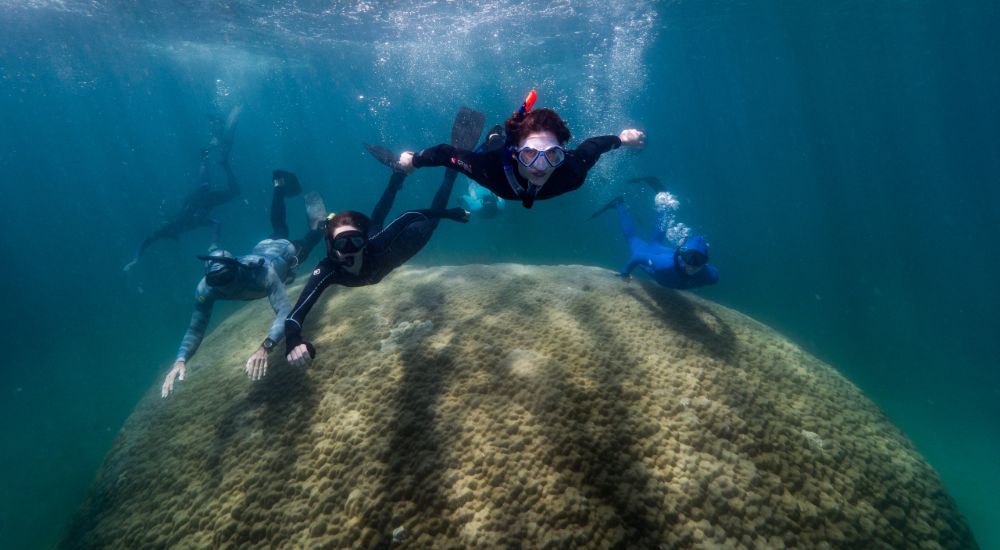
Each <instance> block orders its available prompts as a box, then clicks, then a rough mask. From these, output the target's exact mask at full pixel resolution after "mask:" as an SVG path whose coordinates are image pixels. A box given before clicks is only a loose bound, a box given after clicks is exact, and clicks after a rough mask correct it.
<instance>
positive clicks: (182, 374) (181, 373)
mask: <svg viewBox="0 0 1000 550" xmlns="http://www.w3.org/2000/svg"><path fill="white" fill-rule="evenodd" d="M185 370H186V369H185V368H184V365H181V367H180V369H178V374H179V376H178V377H177V378H178V380H184V371H185ZM170 387H171V388H172V387H173V383H171V384H170Z"/></svg>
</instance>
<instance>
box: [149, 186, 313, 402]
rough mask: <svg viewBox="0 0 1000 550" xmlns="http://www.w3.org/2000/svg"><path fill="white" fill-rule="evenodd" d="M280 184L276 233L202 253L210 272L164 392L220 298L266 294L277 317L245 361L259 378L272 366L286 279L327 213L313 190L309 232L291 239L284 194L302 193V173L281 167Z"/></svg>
mask: <svg viewBox="0 0 1000 550" xmlns="http://www.w3.org/2000/svg"><path fill="white" fill-rule="evenodd" d="M274 185H275V189H274V200H273V201H272V209H271V223H272V227H273V229H274V234H272V236H271V238H268V239H264V240H263V241H260V242H259V243H257V245H256V246H255V247H254V248H253V250H252V251H251V252H250V254H247V255H245V256H238V257H237V256H233V255H232V254H230V253H229V252H227V251H225V250H214V251H212V252H211V254H210V255H208V256H199V258H200V259H202V260H204V261H205V276H204V277H203V278H202V279H201V281H199V282H198V287H197V289H196V290H195V306H194V313H193V314H192V315H191V323H190V325H189V327H188V330H187V332H186V333H185V334H184V338H183V340H181V346H180V349H179V350H178V351H177V360H176V362H175V363H174V366H173V368H172V369H171V370H170V372H169V373H168V374H167V377H166V379H165V380H164V381H163V388H162V392H161V395H162V396H163V397H166V396H167V395H169V394H170V392H171V390H173V387H174V382H175V381H176V380H184V375H185V366H186V363H187V361H188V359H190V358H191V357H192V356H193V355H194V353H195V351H197V350H198V346H199V345H200V344H201V341H202V338H204V336H205V329H206V328H207V327H208V321H209V319H210V318H211V316H212V307H213V305H214V304H215V301H216V300H257V299H259V298H263V297H265V296H266V297H267V299H268V301H270V302H271V308H272V309H274V313H275V320H274V322H273V323H271V328H270V330H269V331H268V333H267V338H265V339H264V341H263V343H261V345H260V347H259V348H258V349H257V350H256V351H255V352H254V354H253V355H251V356H250V359H248V360H247V363H246V367H245V370H246V373H247V376H249V377H250V379H252V380H259V379H260V378H261V377H263V376H264V374H265V373H266V372H267V355H268V352H270V351H271V349H272V348H273V347H274V346H275V345H276V344H277V343H278V342H280V341H281V339H282V338H283V337H284V335H285V317H287V316H288V314H289V312H290V311H291V309H292V305H291V302H289V300H288V295H287V293H286V292H285V285H286V284H288V283H289V282H291V280H292V279H293V278H294V276H295V274H294V272H293V270H294V269H295V267H296V266H298V265H299V264H300V263H301V262H302V261H304V260H305V259H306V258H307V257H308V256H309V252H311V251H312V249H313V247H315V246H316V244H317V243H318V242H319V240H320V239H321V238H322V237H323V231H322V229H321V227H320V225H321V224H322V221H323V220H324V218H325V217H326V209H325V208H324V207H323V204H322V199H320V198H319V195H318V194H316V193H310V194H307V196H306V204H307V212H308V214H309V228H310V229H309V232H308V233H307V234H306V237H305V238H304V239H302V240H301V241H294V242H293V241H289V240H288V238H287V237H288V225H287V224H286V223H285V202H284V199H285V197H288V196H293V195H296V194H298V192H299V190H300V188H299V184H298V178H297V177H296V176H295V174H293V173H291V172H285V171H283V170H275V171H274Z"/></svg>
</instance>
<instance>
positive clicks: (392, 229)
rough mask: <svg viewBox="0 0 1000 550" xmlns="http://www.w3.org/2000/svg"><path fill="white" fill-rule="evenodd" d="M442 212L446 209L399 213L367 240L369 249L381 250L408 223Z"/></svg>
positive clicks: (439, 214) (436, 215)
mask: <svg viewBox="0 0 1000 550" xmlns="http://www.w3.org/2000/svg"><path fill="white" fill-rule="evenodd" d="M444 212H446V211H444V210H441V211H434V210H410V211H408V212H403V213H402V214H400V215H399V217H397V218H396V219H394V220H392V221H391V222H390V223H389V225H387V226H385V229H383V230H382V231H380V232H378V233H376V234H375V235H374V236H373V237H372V238H371V239H370V240H369V241H368V246H369V250H371V251H372V253H374V254H378V253H380V252H382V251H383V250H385V249H386V248H388V247H389V246H391V245H392V243H393V242H394V241H395V240H396V238H397V237H399V235H400V234H402V233H403V231H405V230H406V228H407V227H409V226H410V224H414V223H417V222H424V221H429V220H433V219H435V218H440V217H442V214H443V213H444Z"/></svg>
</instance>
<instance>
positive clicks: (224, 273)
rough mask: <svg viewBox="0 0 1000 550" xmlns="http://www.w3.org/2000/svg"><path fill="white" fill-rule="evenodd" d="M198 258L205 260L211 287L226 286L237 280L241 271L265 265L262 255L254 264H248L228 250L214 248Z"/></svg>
mask: <svg viewBox="0 0 1000 550" xmlns="http://www.w3.org/2000/svg"><path fill="white" fill-rule="evenodd" d="M198 259H199V260H203V261H204V262H205V284H207V285H208V286H210V287H224V286H226V285H228V284H230V283H232V282H233V281H235V280H237V279H238V278H239V276H240V272H241V271H243V270H247V269H251V268H254V267H260V266H262V265H264V259H263V258H260V257H258V258H257V261H256V262H255V263H254V265H246V264H245V263H243V262H241V261H240V260H239V258H236V257H235V256H233V255H232V254H231V253H230V252H229V251H227V250H213V251H212V252H211V253H210V254H209V255H208V256H198Z"/></svg>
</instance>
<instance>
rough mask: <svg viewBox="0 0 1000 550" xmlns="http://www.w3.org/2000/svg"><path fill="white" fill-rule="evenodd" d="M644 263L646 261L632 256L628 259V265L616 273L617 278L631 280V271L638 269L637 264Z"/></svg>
mask: <svg viewBox="0 0 1000 550" xmlns="http://www.w3.org/2000/svg"><path fill="white" fill-rule="evenodd" d="M644 261H646V260H643V259H641V258H637V257H635V256H632V258H631V259H629V261H628V263H627V264H625V267H623V268H622V270H621V271H619V272H618V276H619V277H621V278H622V279H626V280H628V279H631V278H632V270H634V269H635V268H637V267H639V264H641V263H642V262H644Z"/></svg>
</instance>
